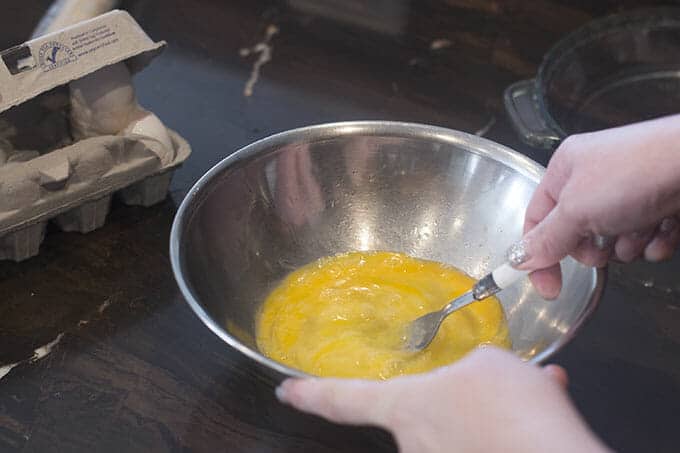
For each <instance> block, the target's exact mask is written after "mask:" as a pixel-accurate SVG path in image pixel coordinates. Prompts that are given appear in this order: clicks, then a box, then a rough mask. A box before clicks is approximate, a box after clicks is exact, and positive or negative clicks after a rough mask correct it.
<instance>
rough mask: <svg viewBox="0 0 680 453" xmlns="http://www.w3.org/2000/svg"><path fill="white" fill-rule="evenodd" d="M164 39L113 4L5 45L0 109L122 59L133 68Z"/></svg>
mask: <svg viewBox="0 0 680 453" xmlns="http://www.w3.org/2000/svg"><path fill="white" fill-rule="evenodd" d="M165 45H166V43H165V41H159V42H154V41H153V40H152V39H151V38H149V36H148V35H147V34H146V33H145V32H144V30H142V28H141V27H140V26H139V24H138V23H137V22H136V21H135V20H134V19H133V18H132V16H130V15H129V14H128V13H127V12H125V11H120V10H113V11H110V12H108V13H106V14H102V15H100V16H97V17H95V18H93V19H90V20H86V21H83V22H79V23H77V24H75V25H73V26H70V27H67V28H64V29H61V30H59V31H56V32H54V33H50V34H47V35H44V36H40V37H39V38H36V39H33V40H30V41H26V42H25V43H23V44H20V45H18V46H14V47H11V48H9V49H7V50H4V51H2V52H0V61H1V62H0V113H2V112H4V111H5V110H7V109H9V108H11V107H13V106H15V105H19V104H21V103H23V102H25V101H27V100H30V99H32V98H34V97H35V96H37V95H39V94H41V93H44V92H46V91H49V90H51V89H53V88H56V87H58V86H60V85H64V84H66V83H69V82H71V81H73V80H77V79H80V78H82V77H84V76H86V75H88V74H91V73H93V72H95V71H97V70H98V69H101V68H103V67H106V66H109V65H113V64H116V63H120V62H122V61H125V63H126V64H127V65H128V67H129V69H130V72H132V73H134V72H137V71H139V70H140V69H142V68H144V67H145V66H146V65H147V64H148V63H149V62H150V61H151V60H152V59H153V58H154V57H156V56H157V55H158V54H159V53H160V52H162V51H163V49H164V48H165Z"/></svg>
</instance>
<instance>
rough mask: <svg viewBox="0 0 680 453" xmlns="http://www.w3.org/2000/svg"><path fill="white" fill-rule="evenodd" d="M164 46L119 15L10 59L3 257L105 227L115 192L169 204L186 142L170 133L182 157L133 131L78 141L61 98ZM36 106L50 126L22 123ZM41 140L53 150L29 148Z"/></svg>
mask: <svg viewBox="0 0 680 453" xmlns="http://www.w3.org/2000/svg"><path fill="white" fill-rule="evenodd" d="M164 46H165V43H164V42H158V43H156V42H153V41H152V40H151V39H150V38H149V37H148V36H147V35H146V34H145V33H144V31H143V30H142V29H141V28H140V27H139V25H138V24H137V23H136V22H135V21H134V19H133V18H132V17H131V16H130V15H128V14H127V13H125V12H122V11H112V12H110V13H107V14H104V15H102V16H99V17H97V18H95V19H92V20H89V21H86V22H81V23H79V24H77V25H74V26H72V27H69V28H66V29H64V30H60V31H58V32H56V33H53V34H50V35H46V36H43V37H40V38H37V39H34V40H31V41H28V42H26V43H24V44H22V45H20V46H16V47H13V48H11V49H8V50H6V51H4V52H2V53H0V57H1V58H2V62H1V63H0V259H9V260H14V261H21V260H24V259H27V258H30V257H32V256H34V255H37V254H38V252H39V248H40V244H41V242H42V240H43V237H44V234H45V228H46V226H47V223H48V222H50V221H52V222H54V223H55V224H56V225H57V226H58V227H59V228H60V229H62V230H63V231H78V232H81V233H87V232H90V231H92V230H95V229H97V228H99V227H101V226H102V225H103V224H104V223H105V221H106V215H107V214H108V212H109V208H110V204H111V199H112V197H113V196H114V195H118V196H119V197H120V198H121V199H122V200H123V202H124V203H126V204H130V205H142V206H150V205H153V204H154V203H158V202H159V201H162V200H163V199H164V198H165V197H166V195H167V191H168V187H169V184H170V180H171V178H172V174H173V172H174V170H175V169H176V168H177V167H178V166H179V165H180V164H181V163H182V162H184V161H185V160H186V159H187V157H188V156H189V154H190V153H191V148H190V146H189V144H188V143H187V142H186V141H185V140H184V139H183V138H182V137H180V136H179V135H178V134H177V133H176V132H174V131H170V130H168V133H169V136H170V140H171V142H172V147H173V148H174V149H172V150H167V149H166V146H165V145H163V144H162V143H161V142H160V141H158V140H155V139H153V138H150V137H146V136H143V135H137V134H132V133H128V134H125V135H121V134H118V135H104V136H96V137H89V138H84V139H82V140H78V141H73V140H72V139H70V137H69V134H68V130H67V129H68V121H66V120H64V118H66V116H67V115H68V105H67V104H68V97H67V96H66V95H64V93H63V92H60V90H61V91H63V86H64V85H65V84H68V83H69V82H71V81H73V80H77V79H79V78H81V77H84V76H86V75H88V74H91V73H93V72H95V71H97V70H98V69H101V68H103V67H105V66H108V65H112V64H116V63H120V62H125V63H126V64H127V66H128V68H129V69H130V72H136V71H138V70H140V69H141V68H143V67H144V66H145V65H146V64H148V62H149V61H150V60H151V59H152V58H153V57H155V56H156V55H157V54H158V53H159V52H160V51H161V50H162V49H163V47H164ZM60 87H62V88H60ZM64 100H66V102H64ZM30 103H34V104H35V103H40V106H41V108H43V107H44V106H48V107H49V108H48V110H49V115H47V116H48V117H50V118H49V119H50V121H47V122H45V123H44V124H43V123H41V122H39V121H38V120H37V119H36V121H35V122H32V121H30V118H31V117H30V116H29V121H24V123H25V124H23V125H18V124H14V123H13V122H12V120H14V119H16V118H15V117H20V116H21V115H20V113H21V112H20V110H21V109H22V108H23V107H25V106H26V105H29V104H30ZM22 104H23V105H22ZM65 104H66V105H65ZM43 110H44V108H43ZM3 112H4V113H3ZM8 118H9V119H8ZM26 123H27V124H26ZM33 123H40V124H37V125H36V124H33ZM22 128H24V129H25V130H23V131H22ZM36 131H39V132H40V133H39V134H38V133H37V132H36ZM40 134H42V135H44V136H45V137H48V140H47V141H48V142H50V144H49V145H45V146H44V148H43V149H38V150H35V149H22V146H21V145H25V143H28V142H30V139H31V138H33V137H35V136H36V135H40ZM22 139H24V140H23V141H22ZM36 146H37V147H38V148H40V146H38V145H36Z"/></svg>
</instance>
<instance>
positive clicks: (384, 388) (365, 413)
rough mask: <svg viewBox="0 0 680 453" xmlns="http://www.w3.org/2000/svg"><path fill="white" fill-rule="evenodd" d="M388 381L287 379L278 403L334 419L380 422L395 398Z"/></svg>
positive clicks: (337, 421) (379, 424) (282, 386)
mask: <svg viewBox="0 0 680 453" xmlns="http://www.w3.org/2000/svg"><path fill="white" fill-rule="evenodd" d="M393 393H394V392H392V386H390V383H385V382H378V381H365V380H355V379H287V380H285V381H284V382H283V383H282V384H281V385H280V386H279V387H278V388H277V389H276V396H277V398H278V399H279V401H281V402H282V403H286V404H289V405H291V406H293V407H294V408H296V409H298V410H300V411H303V412H308V413H310V414H315V415H319V416H321V417H323V418H325V419H327V420H330V421H332V422H336V423H345V424H352V425H377V426H384V425H385V421H386V420H387V419H388V415H389V413H390V409H391V407H392V402H393V401H394V400H395V398H394V396H397V397H398V395H393Z"/></svg>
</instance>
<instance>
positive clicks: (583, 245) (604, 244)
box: [571, 236, 614, 267]
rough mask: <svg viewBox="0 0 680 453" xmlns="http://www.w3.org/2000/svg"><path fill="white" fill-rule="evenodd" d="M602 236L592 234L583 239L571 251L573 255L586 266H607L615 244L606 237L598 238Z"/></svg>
mask: <svg viewBox="0 0 680 453" xmlns="http://www.w3.org/2000/svg"><path fill="white" fill-rule="evenodd" d="M600 238H602V236H600V237H599V238H598V237H597V236H590V237H587V238H583V239H581V241H580V242H579V244H578V246H576V249H575V250H574V251H573V252H571V256H572V257H573V258H574V259H575V260H577V261H579V262H581V263H583V264H585V265H586V266H592V267H603V266H606V265H607V262H608V261H609V258H610V257H611V255H612V252H613V249H614V244H613V243H609V241H606V240H604V239H603V240H598V239H600ZM598 242H599V243H598Z"/></svg>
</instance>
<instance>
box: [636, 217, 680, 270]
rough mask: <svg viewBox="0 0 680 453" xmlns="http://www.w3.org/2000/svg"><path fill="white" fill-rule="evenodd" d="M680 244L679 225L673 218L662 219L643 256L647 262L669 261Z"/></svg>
mask: <svg viewBox="0 0 680 453" xmlns="http://www.w3.org/2000/svg"><path fill="white" fill-rule="evenodd" d="M678 244H680V223H679V222H678V220H677V219H676V218H675V217H669V218H666V219H664V220H663V221H662V222H661V225H659V229H658V231H657V233H656V235H655V236H654V239H652V241H651V242H650V243H649V244H648V245H647V246H646V247H645V250H644V256H645V259H646V260H647V261H653V262H656V261H663V260H667V259H670V258H671V257H672V256H673V253H675V250H676V249H677V248H678Z"/></svg>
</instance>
